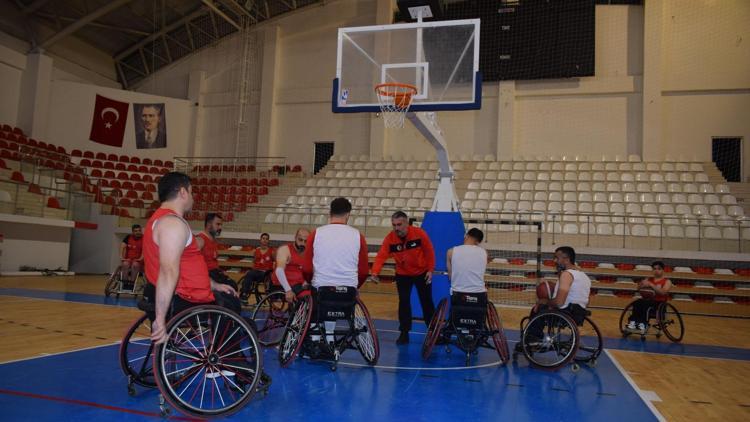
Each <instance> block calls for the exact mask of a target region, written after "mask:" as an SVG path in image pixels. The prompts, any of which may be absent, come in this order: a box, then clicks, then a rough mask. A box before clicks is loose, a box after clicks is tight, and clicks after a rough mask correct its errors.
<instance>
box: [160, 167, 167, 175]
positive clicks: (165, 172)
mask: <svg viewBox="0 0 750 422" xmlns="http://www.w3.org/2000/svg"><path fill="white" fill-rule="evenodd" d="M159 173H161V174H162V175H164V174H167V173H169V169H167V168H163V169H161V171H160V172H159Z"/></svg>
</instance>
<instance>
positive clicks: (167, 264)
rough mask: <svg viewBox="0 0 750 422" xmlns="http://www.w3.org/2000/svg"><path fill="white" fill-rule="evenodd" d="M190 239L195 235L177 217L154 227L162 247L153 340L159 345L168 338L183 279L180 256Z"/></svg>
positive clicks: (162, 220) (152, 333)
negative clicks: (171, 313) (171, 311)
mask: <svg viewBox="0 0 750 422" xmlns="http://www.w3.org/2000/svg"><path fill="white" fill-rule="evenodd" d="M188 236H192V233H189V232H188V231H187V229H186V227H185V223H183V222H182V221H181V220H180V219H179V218H177V217H172V216H165V217H162V218H161V219H159V220H158V224H157V225H156V227H155V228H154V233H153V238H154V239H153V240H154V242H156V244H157V245H158V246H159V277H158V279H157V281H156V319H155V320H154V324H153V327H152V329H151V340H152V341H153V342H155V343H157V344H158V343H163V342H164V341H165V340H166V339H167V332H166V317H167V310H168V309H169V305H170V304H171V303H172V297H173V296H174V291H175V288H176V287H177V280H178V279H179V278H180V257H181V256H182V252H183V251H184V250H185V244H186V243H187V241H188Z"/></svg>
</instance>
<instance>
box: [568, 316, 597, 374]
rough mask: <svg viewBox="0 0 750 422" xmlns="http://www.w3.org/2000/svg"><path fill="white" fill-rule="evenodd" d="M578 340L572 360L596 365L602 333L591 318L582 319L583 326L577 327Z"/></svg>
mask: <svg viewBox="0 0 750 422" xmlns="http://www.w3.org/2000/svg"><path fill="white" fill-rule="evenodd" d="M578 338H579V343H578V351H577V352H576V355H575V358H574V359H575V360H576V362H586V363H589V364H591V365H596V360H597V359H598V358H599V355H601V354H602V349H603V343H602V333H601V331H599V327H597V325H596V324H595V323H594V321H592V320H591V318H589V317H586V318H584V319H583V325H581V326H580V327H578Z"/></svg>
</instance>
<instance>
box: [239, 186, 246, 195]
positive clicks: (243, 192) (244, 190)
mask: <svg viewBox="0 0 750 422" xmlns="http://www.w3.org/2000/svg"><path fill="white" fill-rule="evenodd" d="M237 193H241V194H246V193H247V186H240V187H239V189H237Z"/></svg>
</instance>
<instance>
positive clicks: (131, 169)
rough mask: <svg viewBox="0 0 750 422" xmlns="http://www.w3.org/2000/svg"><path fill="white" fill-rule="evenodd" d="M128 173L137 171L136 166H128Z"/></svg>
mask: <svg viewBox="0 0 750 422" xmlns="http://www.w3.org/2000/svg"><path fill="white" fill-rule="evenodd" d="M128 171H138V166H136V165H135V164H131V165H129V166H128Z"/></svg>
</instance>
